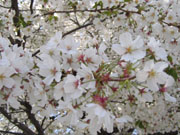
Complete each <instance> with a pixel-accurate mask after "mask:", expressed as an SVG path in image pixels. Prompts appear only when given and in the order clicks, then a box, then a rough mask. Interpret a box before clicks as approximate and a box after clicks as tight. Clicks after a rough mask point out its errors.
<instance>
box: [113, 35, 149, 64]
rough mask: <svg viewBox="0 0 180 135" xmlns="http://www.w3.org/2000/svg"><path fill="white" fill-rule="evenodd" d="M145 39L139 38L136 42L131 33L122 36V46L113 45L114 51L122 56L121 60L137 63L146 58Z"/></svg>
mask: <svg viewBox="0 0 180 135" xmlns="http://www.w3.org/2000/svg"><path fill="white" fill-rule="evenodd" d="M143 45H144V42H143V39H142V38H141V37H140V36H138V37H137V38H136V39H135V40H133V39H132V36H131V34H130V33H129V32H126V33H123V34H121V35H120V44H113V45H112V50H113V51H115V52H116V53H117V54H119V55H121V60H125V61H130V62H136V61H137V60H139V59H142V58H144V57H145V55H146V52H145V51H144V50H143Z"/></svg>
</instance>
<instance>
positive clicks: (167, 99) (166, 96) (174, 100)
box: [164, 92, 176, 103]
mask: <svg viewBox="0 0 180 135" xmlns="http://www.w3.org/2000/svg"><path fill="white" fill-rule="evenodd" d="M164 96H165V100H166V101H169V102H173V103H175V102H176V98H174V97H172V96H170V95H169V93H167V92H165V93H164Z"/></svg>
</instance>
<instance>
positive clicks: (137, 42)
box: [132, 36, 144, 48]
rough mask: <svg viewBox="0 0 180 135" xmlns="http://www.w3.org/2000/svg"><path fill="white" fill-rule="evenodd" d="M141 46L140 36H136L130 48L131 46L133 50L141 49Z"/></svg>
mask: <svg viewBox="0 0 180 135" xmlns="http://www.w3.org/2000/svg"><path fill="white" fill-rule="evenodd" d="M143 44H144V41H143V39H142V38H141V37H140V36H138V37H137V38H136V39H135V40H134V41H133V44H132V46H133V48H141V47H143Z"/></svg>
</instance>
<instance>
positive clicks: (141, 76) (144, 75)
mask: <svg viewBox="0 0 180 135" xmlns="http://www.w3.org/2000/svg"><path fill="white" fill-rule="evenodd" d="M147 77H148V73H147V72H144V71H139V72H137V74H136V79H137V81H139V82H144V81H146V79H147Z"/></svg>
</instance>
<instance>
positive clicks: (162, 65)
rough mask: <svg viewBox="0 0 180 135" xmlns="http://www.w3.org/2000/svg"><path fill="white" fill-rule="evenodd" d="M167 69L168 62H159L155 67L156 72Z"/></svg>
mask: <svg viewBox="0 0 180 135" xmlns="http://www.w3.org/2000/svg"><path fill="white" fill-rule="evenodd" d="M167 67H168V64H167V63H166V62H157V63H156V64H155V66H154V70H155V71H156V72H162V71H163V70H164V69H165V68H167Z"/></svg>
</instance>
